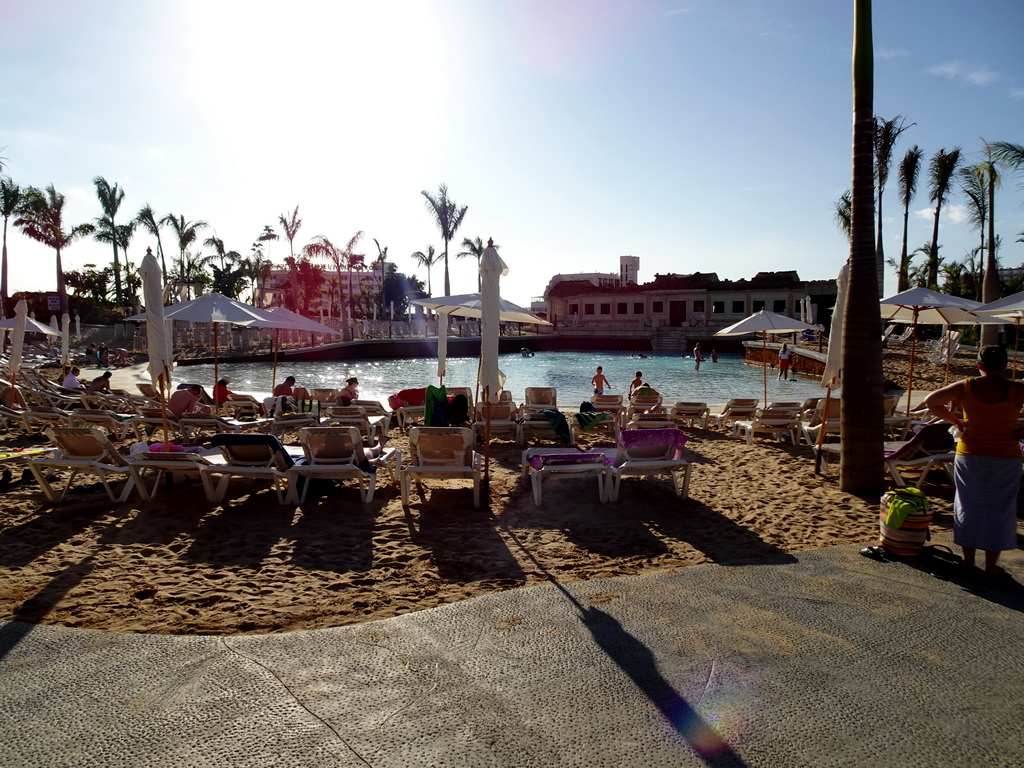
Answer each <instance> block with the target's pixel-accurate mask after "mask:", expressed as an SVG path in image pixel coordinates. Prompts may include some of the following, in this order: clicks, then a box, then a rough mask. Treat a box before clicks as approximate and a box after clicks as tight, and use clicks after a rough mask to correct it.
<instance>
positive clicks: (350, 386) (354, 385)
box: [338, 376, 359, 406]
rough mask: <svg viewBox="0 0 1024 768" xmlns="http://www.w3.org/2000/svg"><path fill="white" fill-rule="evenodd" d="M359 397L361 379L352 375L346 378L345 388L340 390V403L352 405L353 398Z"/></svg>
mask: <svg viewBox="0 0 1024 768" xmlns="http://www.w3.org/2000/svg"><path fill="white" fill-rule="evenodd" d="M358 399H359V379H357V378H356V377H355V376H352V377H351V378H349V379H346V380H345V387H344V389H340V390H338V405H343V406H347V405H352V401H353V400H358Z"/></svg>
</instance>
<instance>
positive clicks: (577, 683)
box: [0, 547, 1024, 768]
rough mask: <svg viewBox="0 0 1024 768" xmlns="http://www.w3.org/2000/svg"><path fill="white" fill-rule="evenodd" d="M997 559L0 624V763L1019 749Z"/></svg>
mask: <svg viewBox="0 0 1024 768" xmlns="http://www.w3.org/2000/svg"><path fill="white" fill-rule="evenodd" d="M1006 563H1007V566H1008V569H1009V570H1010V572H1011V574H1013V579H1010V578H1007V579H1005V580H1000V581H997V582H992V581H988V580H984V579H982V578H979V577H968V576H964V575H962V574H961V572H960V571H959V570H957V569H956V568H955V566H954V565H952V564H951V563H950V562H947V561H945V560H943V559H942V558H932V559H930V560H929V562H928V563H927V564H925V565H923V566H917V567H915V566H911V565H908V564H904V563H895V562H889V563H878V562H874V561H871V560H868V559H866V558H863V557H860V556H859V555H858V554H857V549H856V548H854V547H843V548H834V549H827V550H819V551H816V552H811V553H805V554H802V555H800V556H799V557H786V558H783V559H781V560H780V561H778V562H777V563H775V564H771V565H750V566H734V567H729V566H720V565H706V566H699V567H695V568H688V569H685V570H680V571H678V572H675V573H663V574H652V575H646V576H632V577H625V578H619V579H610V580H600V581H591V582H584V583H576V584H572V585H570V586H569V587H562V586H561V585H558V584H555V583H553V584H552V585H551V586H547V587H538V588H532V589H522V590H515V591H510V592H503V593H500V594H494V595H488V596H484V597H480V598H476V599H472V600H468V601H465V602H462V603H457V604H453V605H448V606H443V607H441V608H436V609H432V610H428V611H422V612H418V613H414V614H409V615H406V616H400V617H397V618H392V619H386V620H383V621H378V622H372V623H367V624H360V625H353V626H346V627H339V628H335V629H328V630H318V631H313V632H296V633H291V634H283V635H270V636H258V637H257V636H235V637H184V636H156V635H117V634H104V633H98V632H90V631H82V630H72V629H64V628H58V627H47V626H38V627H33V626H29V625H24V624H18V623H8V624H3V625H0V681H2V683H0V727H2V733H3V736H2V739H3V749H2V750H0V764H2V765H4V766H10V767H12V768H13V767H14V766H47V767H48V768H52V767H53V766H75V767H76V768H78V767H80V766H90V767H92V768H101V767H102V766H172V765H173V766H197V767H198V766H202V767H203V768H205V767H207V766H288V767H289V768H295V767H297V766H318V767H323V766H364V767H365V766H375V767H377V766H380V767H384V766H538V767H541V766H623V768H625V767H627V766H628V767H629V768H635V767H636V766H702V765H708V766H787V767H788V766H885V767H886V768H891V767H893V766H958V767H959V766H976V765H997V766H1018V765H1024V726H1022V722H1024V643H1022V640H1024V615H1022V613H1021V611H1022V608H1024V586H1022V585H1021V582H1022V581H1024V554H1022V553H1021V552H1020V551H1017V552H1012V553H1009V556H1008V557H1007V558H1006Z"/></svg>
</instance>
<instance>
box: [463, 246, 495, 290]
mask: <svg viewBox="0 0 1024 768" xmlns="http://www.w3.org/2000/svg"><path fill="white" fill-rule="evenodd" d="M462 247H463V248H465V249H466V250H464V251H462V252H461V253H457V254H455V258H457V259H461V258H464V257H466V256H473V257H474V258H476V289H477V290H478V291H480V290H483V286H482V284H481V283H480V260H481V259H482V258H483V257H484V251H485V250H487V246H486V245H484V241H483V240H481V239H480V238H479V237H474V238H469V237H464V238H462ZM500 247H501V246H500V245H496V246H494V249H495V250H497V249H498V248H500Z"/></svg>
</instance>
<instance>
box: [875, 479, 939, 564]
mask: <svg viewBox="0 0 1024 768" xmlns="http://www.w3.org/2000/svg"><path fill="white" fill-rule="evenodd" d="M931 523H932V510H931V504H930V503H929V501H928V497H927V496H925V495H924V494H923V493H921V491H919V490H918V489H917V488H896V489H895V490H892V491H889V492H888V493H886V494H885V495H884V496H882V503H881V506H880V508H879V512H878V527H879V531H880V534H881V542H880V543H881V545H882V548H883V549H884V550H885V551H886V552H888V553H890V554H893V555H900V556H902V557H914V556H916V555H919V554H921V550H922V549H923V548H924V545H925V542H927V541H928V538H929V527H930V526H931Z"/></svg>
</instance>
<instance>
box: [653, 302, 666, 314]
mask: <svg viewBox="0 0 1024 768" xmlns="http://www.w3.org/2000/svg"><path fill="white" fill-rule="evenodd" d="M651 311H652V312H653V313H654V314H656V315H657V314H661V313H662V312H664V311H665V302H663V301H655V302H654V303H653V304H651Z"/></svg>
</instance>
